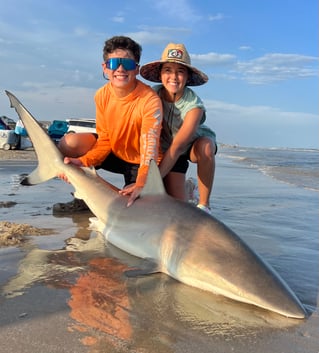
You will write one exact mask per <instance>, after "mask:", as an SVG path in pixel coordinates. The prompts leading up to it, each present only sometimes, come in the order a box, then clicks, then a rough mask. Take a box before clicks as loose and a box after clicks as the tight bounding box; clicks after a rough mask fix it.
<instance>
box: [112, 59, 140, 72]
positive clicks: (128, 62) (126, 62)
mask: <svg viewBox="0 0 319 353" xmlns="http://www.w3.org/2000/svg"><path fill="white" fill-rule="evenodd" d="M105 65H106V67H107V68H108V69H110V70H116V69H117V68H118V67H119V66H120V65H122V66H123V67H124V69H125V70H126V71H131V70H135V69H136V66H137V64H136V62H135V61H134V60H133V59H130V58H110V59H107V60H106V61H105Z"/></svg>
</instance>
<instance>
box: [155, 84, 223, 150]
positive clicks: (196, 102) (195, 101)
mask: <svg viewBox="0 0 319 353" xmlns="http://www.w3.org/2000/svg"><path fill="white" fill-rule="evenodd" d="M162 88H163V85H156V86H154V87H153V89H154V90H155V91H156V92H157V94H158V95H159V96H160V98H161V100H162V103H163V123H162V133H161V148H162V150H163V152H165V151H167V149H168V148H169V146H170V145H171V143H172V141H173V138H174V137H175V135H176V134H177V132H178V130H179V129H180V128H181V126H182V124H183V122H184V119H185V116H186V114H187V113H188V112H189V111H190V110H192V109H194V108H200V109H202V110H203V116H202V119H201V122H200V125H199V126H198V128H197V130H196V133H195V135H194V137H193V139H192V141H191V142H190V143H189V144H188V145H187V147H186V149H185V151H184V152H183V153H186V152H187V151H188V150H189V149H190V147H191V146H192V145H193V143H194V141H195V140H196V139H198V138H199V137H202V136H206V137H210V138H211V139H212V140H213V141H214V142H215V143H216V134H215V132H214V131H213V130H211V129H210V128H209V127H208V126H206V125H204V122H205V120H206V109H205V106H204V104H203V102H202V100H201V99H200V98H199V97H198V95H197V94H196V93H195V92H194V91H193V90H191V89H190V88H189V87H185V89H184V94H183V96H182V97H181V98H180V99H179V100H178V101H176V102H175V103H171V102H167V101H165V100H164V98H163V97H162V95H161V92H162Z"/></svg>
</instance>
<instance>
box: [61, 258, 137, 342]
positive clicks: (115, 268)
mask: <svg viewBox="0 0 319 353" xmlns="http://www.w3.org/2000/svg"><path fill="white" fill-rule="evenodd" d="M125 270H127V266H125V265H123V264H121V263H120V262H118V261H117V260H115V259H111V258H97V259H93V260H91V261H90V263H89V268H88V271H87V272H86V273H85V274H82V275H80V277H79V278H78V279H77V281H76V283H75V284H74V285H73V286H72V287H71V288H70V292H71V299H70V301H69V303H68V304H69V306H70V308H71V313H70V316H71V317H72V318H73V319H74V320H76V321H77V322H78V323H80V324H82V326H81V327H79V326H75V328H78V329H79V330H81V331H83V330H86V329H85V327H86V328H88V327H89V328H92V329H96V330H98V331H100V332H103V333H106V334H108V335H110V337H111V338H112V340H115V339H119V340H126V341H127V340H129V339H130V338H131V336H132V327H131V325H130V321H129V311H130V303H129V299H128V293H127V287H126V284H125V282H123V280H122V279H121V276H122V274H123V272H124V271H125ZM83 325H85V326H83ZM85 342H86V343H88V342H89V343H93V342H94V343H96V339H93V338H88V337H87V338H86V340H85ZM115 343H116V342H114V344H115Z"/></svg>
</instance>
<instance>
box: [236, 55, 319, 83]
mask: <svg viewBox="0 0 319 353" xmlns="http://www.w3.org/2000/svg"><path fill="white" fill-rule="evenodd" d="M235 71H237V72H238V73H239V74H240V75H241V77H242V79H244V80H245V81H247V82H248V83H251V84H267V83H272V82H276V81H283V80H289V79H295V78H307V77H316V76H318V64H317V58H316V57H313V56H306V55H299V54H282V53H271V54H266V55H264V56H262V57H259V58H256V59H253V60H250V61H246V62H243V61H242V62H240V61H239V62H238V63H237V65H236V70H235Z"/></svg>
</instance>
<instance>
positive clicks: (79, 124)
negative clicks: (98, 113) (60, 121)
mask: <svg viewBox="0 0 319 353" xmlns="http://www.w3.org/2000/svg"><path fill="white" fill-rule="evenodd" d="M66 121H67V123H68V124H69V127H68V131H67V133H69V132H93V133H96V128H95V126H96V124H95V119H66Z"/></svg>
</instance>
